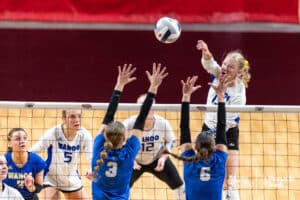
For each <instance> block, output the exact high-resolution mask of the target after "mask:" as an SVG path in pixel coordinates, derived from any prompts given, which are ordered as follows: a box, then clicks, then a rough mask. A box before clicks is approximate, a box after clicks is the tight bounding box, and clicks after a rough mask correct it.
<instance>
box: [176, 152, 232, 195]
mask: <svg viewBox="0 0 300 200" xmlns="http://www.w3.org/2000/svg"><path fill="white" fill-rule="evenodd" d="M194 155H195V152H194V151H193V150H192V149H190V150H187V151H185V152H183V153H182V156H184V157H193V156H194ZM226 159H227V153H225V152H223V151H220V150H216V151H215V152H214V153H213V155H212V157H211V158H210V160H209V161H207V162H205V161H198V162H184V164H183V165H184V170H183V174H184V181H185V193H186V200H221V199H222V188H223V182H224V178H225V171H226Z"/></svg>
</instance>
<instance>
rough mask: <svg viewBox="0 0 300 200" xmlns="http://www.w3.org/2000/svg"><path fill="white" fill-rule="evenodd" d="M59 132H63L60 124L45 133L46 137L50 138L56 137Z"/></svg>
mask: <svg viewBox="0 0 300 200" xmlns="http://www.w3.org/2000/svg"><path fill="white" fill-rule="evenodd" d="M58 132H62V125H61V124H58V125H56V126H54V127H51V128H49V129H47V130H46V132H45V135H47V136H48V137H50V136H55V133H58Z"/></svg>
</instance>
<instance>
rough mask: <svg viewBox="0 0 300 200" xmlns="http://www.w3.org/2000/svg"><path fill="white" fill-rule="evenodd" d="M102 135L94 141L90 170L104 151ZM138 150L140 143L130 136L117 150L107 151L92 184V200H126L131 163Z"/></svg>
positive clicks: (131, 168)
mask: <svg viewBox="0 0 300 200" xmlns="http://www.w3.org/2000/svg"><path fill="white" fill-rule="evenodd" d="M104 142H105V139H104V135H103V134H99V135H98V136H97V137H96V138H95V141H94V147H93V158H92V170H94V167H95V166H96V165H97V160H98V159H100V152H102V151H103V150H104ZM139 149H140V141H139V139H138V138H137V137H136V136H135V135H132V136H131V137H130V138H129V139H128V140H127V142H126V144H125V145H124V146H123V147H122V148H121V149H118V150H108V151H107V157H106V158H105V159H104V163H103V164H102V165H101V166H100V169H99V171H98V173H97V176H96V178H95V181H93V183H92V195H93V199H94V200H128V199H129V189H130V186H129V185H130V184H129V183H130V178H131V174H132V171H133V163H134V160H135V157H136V155H137V153H138V151H139Z"/></svg>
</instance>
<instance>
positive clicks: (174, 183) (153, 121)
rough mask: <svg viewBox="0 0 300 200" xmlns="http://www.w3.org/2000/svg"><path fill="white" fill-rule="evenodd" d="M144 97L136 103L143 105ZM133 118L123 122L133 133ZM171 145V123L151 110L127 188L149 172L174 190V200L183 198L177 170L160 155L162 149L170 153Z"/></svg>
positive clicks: (181, 182)
mask: <svg viewBox="0 0 300 200" xmlns="http://www.w3.org/2000/svg"><path fill="white" fill-rule="evenodd" d="M145 98H146V95H145V94H143V95H141V96H140V97H139V98H138V99H137V103H139V104H142V103H143V102H144V101H145ZM136 118H137V116H132V117H130V118H128V119H126V120H125V121H124V122H123V123H124V126H125V127H126V129H127V130H128V131H130V130H132V128H133V125H134V122H135V121H136ZM174 143H175V136H174V132H173V129H172V127H171V125H170V123H169V122H168V121H167V120H166V119H165V118H163V117H161V116H159V115H157V114H154V112H153V111H152V110H150V112H149V114H148V116H147V119H146V122H145V127H144V131H143V135H142V140H141V149H140V151H139V153H138V155H137V157H136V160H135V165H134V168H133V173H132V176H131V180H130V187H132V186H133V184H134V183H135V182H136V181H137V180H138V179H139V177H140V176H141V175H142V174H143V173H144V172H148V173H151V174H153V175H154V176H156V177H157V178H158V179H160V180H161V181H163V182H165V183H167V184H168V186H169V187H170V188H171V189H172V190H174V192H175V196H176V199H177V200H182V199H185V194H184V184H183V181H182V179H181V177H180V176H179V174H178V172H177V169H176V167H175V166H174V164H173V162H172V161H171V159H170V158H169V156H168V155H167V154H161V152H162V151H163V149H165V148H167V149H168V151H170V152H171V151H172V149H173V146H174Z"/></svg>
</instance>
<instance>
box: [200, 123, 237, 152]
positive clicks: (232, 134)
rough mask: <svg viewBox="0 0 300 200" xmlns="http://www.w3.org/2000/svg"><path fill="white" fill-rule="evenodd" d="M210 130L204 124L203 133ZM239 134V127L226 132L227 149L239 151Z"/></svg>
mask: <svg viewBox="0 0 300 200" xmlns="http://www.w3.org/2000/svg"><path fill="white" fill-rule="evenodd" d="M208 130H209V128H208V126H207V125H206V124H203V126H202V130H201V132H203V131H208ZM239 133H240V131H239V127H238V126H236V127H233V128H230V129H228V130H227V131H226V137H227V148H228V149H229V150H239Z"/></svg>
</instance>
